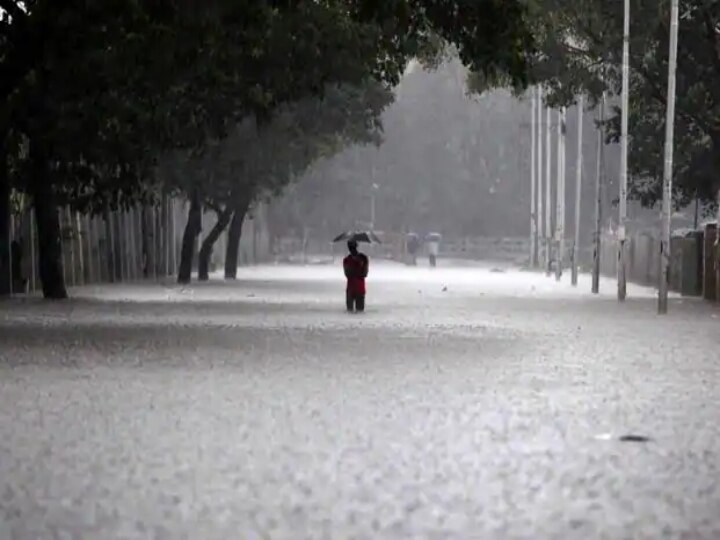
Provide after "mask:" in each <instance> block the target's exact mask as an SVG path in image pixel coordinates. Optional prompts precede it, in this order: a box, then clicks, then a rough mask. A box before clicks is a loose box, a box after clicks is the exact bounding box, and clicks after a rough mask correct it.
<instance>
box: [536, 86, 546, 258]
mask: <svg viewBox="0 0 720 540" xmlns="http://www.w3.org/2000/svg"><path fill="white" fill-rule="evenodd" d="M542 126H543V90H542V87H539V88H538V95H537V137H536V138H537V186H538V189H537V229H538V252H540V251H542V252H543V253H544V250H545V249H546V247H545V243H544V238H545V221H544V214H543V151H542V150H543V136H542V134H543V129H542ZM539 255H540V254H539V253H538V266H539V264H540V258H539ZM543 257H544V255H543Z"/></svg>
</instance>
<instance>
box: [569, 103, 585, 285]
mask: <svg viewBox="0 0 720 540" xmlns="http://www.w3.org/2000/svg"><path fill="white" fill-rule="evenodd" d="M584 106H585V100H584V99H583V96H582V95H580V97H578V102H577V111H578V112H577V114H578V128H577V131H578V133H577V155H576V156H575V158H576V159H575V234H574V235H573V246H572V284H573V287H577V284H578V263H579V261H578V250H579V247H580V206H581V202H582V167H583V112H584V111H583V108H584Z"/></svg>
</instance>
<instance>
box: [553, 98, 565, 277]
mask: <svg viewBox="0 0 720 540" xmlns="http://www.w3.org/2000/svg"><path fill="white" fill-rule="evenodd" d="M557 145H558V149H557V184H556V185H557V190H556V193H555V196H556V202H555V235H556V239H555V243H556V246H557V247H556V251H555V279H556V280H558V281H560V279H561V278H562V272H563V255H564V252H565V107H561V108H560V110H559V111H558V125H557Z"/></svg>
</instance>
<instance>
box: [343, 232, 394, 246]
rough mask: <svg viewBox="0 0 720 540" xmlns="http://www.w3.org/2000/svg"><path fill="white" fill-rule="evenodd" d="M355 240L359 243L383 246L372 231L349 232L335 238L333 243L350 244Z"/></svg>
mask: <svg viewBox="0 0 720 540" xmlns="http://www.w3.org/2000/svg"><path fill="white" fill-rule="evenodd" d="M350 240H355V242H358V243H361V242H362V243H365V244H381V243H382V242H380V239H379V238H378V237H377V235H376V234H375V233H374V232H372V231H347V232H344V233H342V234H340V235H338V236H336V237H335V239H334V240H333V242H349V241H350Z"/></svg>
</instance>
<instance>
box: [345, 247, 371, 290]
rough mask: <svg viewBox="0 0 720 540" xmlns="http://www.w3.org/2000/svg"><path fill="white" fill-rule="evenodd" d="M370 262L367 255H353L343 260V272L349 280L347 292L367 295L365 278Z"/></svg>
mask: <svg viewBox="0 0 720 540" xmlns="http://www.w3.org/2000/svg"><path fill="white" fill-rule="evenodd" d="M368 267H369V261H368V258H367V256H366V255H365V254H363V253H356V254H355V255H353V254H352V253H351V254H350V255H348V256H347V257H345V258H344V259H343V270H345V277H346V278H347V290H348V292H350V293H352V294H365V278H366V277H367V275H368Z"/></svg>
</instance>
